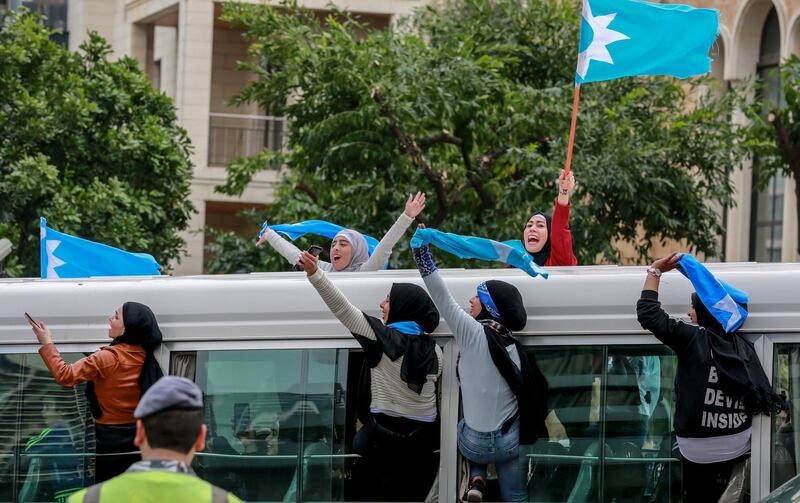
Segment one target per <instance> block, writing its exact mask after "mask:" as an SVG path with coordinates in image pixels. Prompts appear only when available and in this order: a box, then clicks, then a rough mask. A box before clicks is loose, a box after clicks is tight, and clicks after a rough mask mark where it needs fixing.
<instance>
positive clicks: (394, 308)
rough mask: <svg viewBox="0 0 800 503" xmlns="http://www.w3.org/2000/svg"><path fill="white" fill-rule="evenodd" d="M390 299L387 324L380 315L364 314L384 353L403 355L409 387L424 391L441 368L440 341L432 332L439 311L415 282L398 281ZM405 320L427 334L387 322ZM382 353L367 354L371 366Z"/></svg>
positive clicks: (404, 376) (403, 373)
mask: <svg viewBox="0 0 800 503" xmlns="http://www.w3.org/2000/svg"><path fill="white" fill-rule="evenodd" d="M389 302H390V306H389V319H388V320H387V323H386V325H384V324H383V323H382V322H381V321H380V320H378V319H377V318H374V317H372V316H367V315H364V316H365V317H366V319H367V322H369V324H370V327H372V330H373V331H374V332H375V335H376V337H377V342H378V343H379V344H380V349H381V353H383V354H385V355H386V356H387V357H389V359H390V360H392V361H395V360H397V359H398V358H400V357H401V356H402V357H403V364H402V365H401V367H400V377H401V379H403V382H405V383H406V384H407V385H408V387H409V389H411V390H412V391H414V392H415V393H417V394H420V393H422V386H423V385H424V384H425V382H426V381H427V378H428V375H430V374H436V373H437V372H438V371H439V359H438V358H437V357H436V342H434V340H433V339H432V338H431V337H430V336H429V335H428V334H429V333H431V332H433V331H434V330H436V327H437V326H439V311H438V310H437V309H436V305H435V304H434V303H433V300H431V298H430V296H429V295H428V292H426V291H425V290H424V289H423V288H421V287H419V286H417V285H414V284H411V283H394V284H393V285H392V289H391V290H390V291H389ZM402 321H413V322H414V323H416V324H418V325H419V326H420V327H421V328H422V330H423V331H424V332H425V334H423V335H407V334H404V333H401V332H399V331H398V330H395V329H393V328H390V327H388V326H387V325H391V324H392V323H397V322H402ZM380 357H381V354H380V353H376V354H373V355H367V360H368V363H369V365H370V367H375V366H376V365H377V364H378V362H379V361H380Z"/></svg>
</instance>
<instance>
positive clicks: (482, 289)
mask: <svg viewBox="0 0 800 503" xmlns="http://www.w3.org/2000/svg"><path fill="white" fill-rule="evenodd" d="M478 298H479V299H480V300H481V303H483V307H485V308H486V310H487V311H489V314H491V315H492V316H494V317H495V318H496V319H498V320H500V319H502V318H500V310H499V309H497V306H496V305H495V303H494V299H492V295H491V294H490V293H489V287H488V286H486V282H485V281H484V282H483V283H481V284H480V285H478Z"/></svg>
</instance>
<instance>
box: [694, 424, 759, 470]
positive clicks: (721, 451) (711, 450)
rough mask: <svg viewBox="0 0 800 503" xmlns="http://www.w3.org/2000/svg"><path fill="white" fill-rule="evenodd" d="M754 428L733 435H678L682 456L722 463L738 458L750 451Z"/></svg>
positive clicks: (695, 460) (703, 461)
mask: <svg viewBox="0 0 800 503" xmlns="http://www.w3.org/2000/svg"><path fill="white" fill-rule="evenodd" d="M751 433H752V428H747V429H746V430H744V431H741V432H739V433H734V434H733V435H723V436H720V437H707V438H686V437H678V449H679V450H680V451H681V456H683V457H684V458H686V459H688V460H689V461H691V462H692V463H700V464H709V463H720V462H722V461H729V460H731V459H736V458H738V457H739V456H742V455H744V454H746V453H748V452H749V451H750V436H751Z"/></svg>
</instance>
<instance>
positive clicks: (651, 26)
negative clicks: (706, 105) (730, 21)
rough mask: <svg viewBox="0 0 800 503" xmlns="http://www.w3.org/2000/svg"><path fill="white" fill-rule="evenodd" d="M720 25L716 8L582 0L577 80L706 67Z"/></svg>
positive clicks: (686, 73) (679, 73) (683, 73)
mask: <svg viewBox="0 0 800 503" xmlns="http://www.w3.org/2000/svg"><path fill="white" fill-rule="evenodd" d="M718 31H719V15H718V12H717V10H716V9H698V8H694V7H690V6H688V5H675V4H654V3H648V2H642V1H639V0H583V17H582V23H581V38H580V48H579V49H578V68H577V71H576V72H575V82H576V83H578V84H582V83H584V82H597V81H599V80H610V79H616V78H619V77H627V76H631V75H672V76H674V77H678V78H686V77H691V76H693V75H700V74H703V73H707V72H708V71H709V70H710V69H711V58H710V57H709V56H708V52H709V49H710V48H711V45H712V44H713V43H714V41H715V40H716V38H717V33H718Z"/></svg>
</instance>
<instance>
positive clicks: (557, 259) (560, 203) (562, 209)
mask: <svg viewBox="0 0 800 503" xmlns="http://www.w3.org/2000/svg"><path fill="white" fill-rule="evenodd" d="M558 185H559V188H558V198H556V206H555V208H554V209H553V221H552V223H551V225H550V233H551V234H552V235H551V236H550V259H549V260H548V261H547V262H548V264H547V265H553V266H560V265H578V259H577V258H575V253H574V252H573V251H572V233H571V232H570V231H569V212H570V202H569V196H570V194H571V193H572V191H573V190H574V188H575V176H574V175H573V174H572V173H570V174H568V175H567V176H566V177H565V178H562V177H559V179H558Z"/></svg>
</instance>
